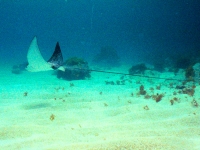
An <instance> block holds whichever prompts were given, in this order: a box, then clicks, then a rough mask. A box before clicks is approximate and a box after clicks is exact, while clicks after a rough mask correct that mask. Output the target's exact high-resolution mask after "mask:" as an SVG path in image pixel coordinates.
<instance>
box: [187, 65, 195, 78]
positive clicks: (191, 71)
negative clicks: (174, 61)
mask: <svg viewBox="0 0 200 150" xmlns="http://www.w3.org/2000/svg"><path fill="white" fill-rule="evenodd" d="M194 76H195V72H194V69H193V67H192V66H189V67H188V68H186V69H185V78H186V79H187V80H189V81H193V80H194Z"/></svg>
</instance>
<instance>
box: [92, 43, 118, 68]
mask: <svg viewBox="0 0 200 150" xmlns="http://www.w3.org/2000/svg"><path fill="white" fill-rule="evenodd" d="M119 60H120V58H119V56H118V54H117V51H116V50H115V49H114V48H113V47H112V46H104V47H102V48H101V50H100V53H98V54H97V55H96V56H95V57H94V59H93V62H94V63H96V64H99V65H106V66H109V67H116V66H119Z"/></svg>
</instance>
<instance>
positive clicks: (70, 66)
mask: <svg viewBox="0 0 200 150" xmlns="http://www.w3.org/2000/svg"><path fill="white" fill-rule="evenodd" d="M63 67H64V68H65V71H61V70H58V71H57V78H59V79H60V78H62V79H65V80H84V79H86V78H90V70H89V66H88V63H87V62H86V61H84V60H83V59H82V58H78V57H72V58H69V59H67V60H66V61H65V63H64V64H63Z"/></svg>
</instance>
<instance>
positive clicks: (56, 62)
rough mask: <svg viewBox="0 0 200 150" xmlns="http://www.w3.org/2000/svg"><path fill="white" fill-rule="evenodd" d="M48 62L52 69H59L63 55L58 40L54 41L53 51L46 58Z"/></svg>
mask: <svg viewBox="0 0 200 150" xmlns="http://www.w3.org/2000/svg"><path fill="white" fill-rule="evenodd" d="M48 63H49V64H50V65H51V67H52V68H53V69H59V67H60V66H62V65H63V56H62V52H61V49H60V45H59V43H58V42H57V43H56V47H55V50H54V53H53V55H52V56H51V58H50V59H49V60H48Z"/></svg>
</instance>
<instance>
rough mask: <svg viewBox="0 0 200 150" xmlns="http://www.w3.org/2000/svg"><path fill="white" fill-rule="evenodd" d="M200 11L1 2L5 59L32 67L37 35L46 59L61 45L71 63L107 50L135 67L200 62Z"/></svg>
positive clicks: (100, 0)
mask: <svg viewBox="0 0 200 150" xmlns="http://www.w3.org/2000/svg"><path fill="white" fill-rule="evenodd" d="M199 8H200V2H199V1H198V0H193V1H191V0H176V1H174V0H168V1H157V0H124V1H122V0H67V1H65V0H56V1H50V0H42V1H41V0H34V1H33V0H31V1H27V0H16V1H14V0H1V1H0V19H1V21H0V51H1V54H0V59H1V62H2V61H4V60H5V61H9V60H12V62H13V61H15V60H16V62H18V60H19V59H20V60H21V61H22V62H24V61H26V53H27V49H28V47H29V44H30V41H31V40H32V38H33V37H34V36H35V35H36V36H37V37H38V44H39V47H40V50H41V52H42V54H43V55H44V57H45V58H46V59H48V58H49V57H50V55H51V54H52V52H53V50H54V47H55V44H56V42H57V41H59V42H60V46H61V49H62V51H63V55H64V58H65V59H66V58H68V57H71V56H77V57H83V58H84V59H85V60H87V61H90V60H92V59H93V57H94V56H95V55H96V54H97V53H98V52H99V50H100V48H101V47H102V46H107V45H109V46H112V47H114V48H115V49H116V50H117V52H118V54H119V56H120V58H121V60H120V61H121V62H124V63H126V62H127V63H130V65H132V64H133V63H135V62H141V61H144V62H148V63H153V62H154V61H155V60H157V61H158V62H162V61H163V60H165V59H167V58H168V57H170V58H171V57H172V56H174V55H176V56H181V55H184V56H187V55H192V57H194V58H199V57H200V52H199V51H200V34H199V33H200V9H199Z"/></svg>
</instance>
